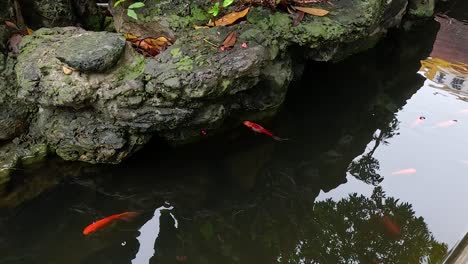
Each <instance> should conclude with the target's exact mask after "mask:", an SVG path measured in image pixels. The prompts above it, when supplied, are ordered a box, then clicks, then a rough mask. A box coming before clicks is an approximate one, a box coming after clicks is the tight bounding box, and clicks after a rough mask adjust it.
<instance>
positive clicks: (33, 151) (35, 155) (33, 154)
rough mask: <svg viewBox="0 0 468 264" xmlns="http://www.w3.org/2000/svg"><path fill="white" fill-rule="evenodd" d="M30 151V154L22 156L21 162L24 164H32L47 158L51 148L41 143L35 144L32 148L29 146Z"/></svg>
mask: <svg viewBox="0 0 468 264" xmlns="http://www.w3.org/2000/svg"><path fill="white" fill-rule="evenodd" d="M29 152H30V153H29V155H25V156H23V157H21V164H22V165H23V166H28V165H32V164H34V163H38V162H41V161H43V160H45V158H46V157H47V154H48V152H49V149H48V146H47V145H46V144H40V145H34V146H32V147H31V148H29Z"/></svg>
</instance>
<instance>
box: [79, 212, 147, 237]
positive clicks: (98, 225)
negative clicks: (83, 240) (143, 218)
mask: <svg viewBox="0 0 468 264" xmlns="http://www.w3.org/2000/svg"><path fill="white" fill-rule="evenodd" d="M136 216H138V213H136V212H125V213H121V214H115V215H111V216H108V217H106V218H103V219H101V220H98V221H96V222H94V223H92V224H90V225H89V226H87V227H86V228H85V229H84V230H83V235H89V234H92V233H94V232H96V231H98V230H100V229H102V228H104V227H106V226H108V225H109V224H111V223H112V222H114V221H116V220H119V219H120V220H125V221H130V220H132V219H133V218H135V217H136Z"/></svg>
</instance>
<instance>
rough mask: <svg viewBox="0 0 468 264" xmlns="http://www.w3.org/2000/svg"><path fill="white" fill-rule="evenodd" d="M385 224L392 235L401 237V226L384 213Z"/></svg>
mask: <svg viewBox="0 0 468 264" xmlns="http://www.w3.org/2000/svg"><path fill="white" fill-rule="evenodd" d="M382 220H383V224H384V226H385V229H386V230H387V231H388V233H390V235H392V236H395V237H399V236H400V235H401V228H400V227H399V226H398V225H397V224H396V223H395V222H394V221H393V220H392V219H390V217H388V216H386V215H384V217H383V219H382Z"/></svg>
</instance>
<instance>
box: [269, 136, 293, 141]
mask: <svg viewBox="0 0 468 264" xmlns="http://www.w3.org/2000/svg"><path fill="white" fill-rule="evenodd" d="M271 137H272V138H273V139H274V140H276V141H287V140H290V139H289V138H280V137H277V136H271Z"/></svg>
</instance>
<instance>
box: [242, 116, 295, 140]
mask: <svg viewBox="0 0 468 264" xmlns="http://www.w3.org/2000/svg"><path fill="white" fill-rule="evenodd" d="M242 123H243V124H244V125H245V126H246V127H248V128H250V129H251V130H252V131H254V132H255V133H262V134H265V135H267V136H269V137H271V138H273V139H274V140H278V141H281V140H286V139H283V138H280V137H277V136H275V135H273V133H271V132H270V131H268V130H266V129H265V128H264V127H262V126H261V125H259V124H255V123H254V122H250V121H244V122H242Z"/></svg>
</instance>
